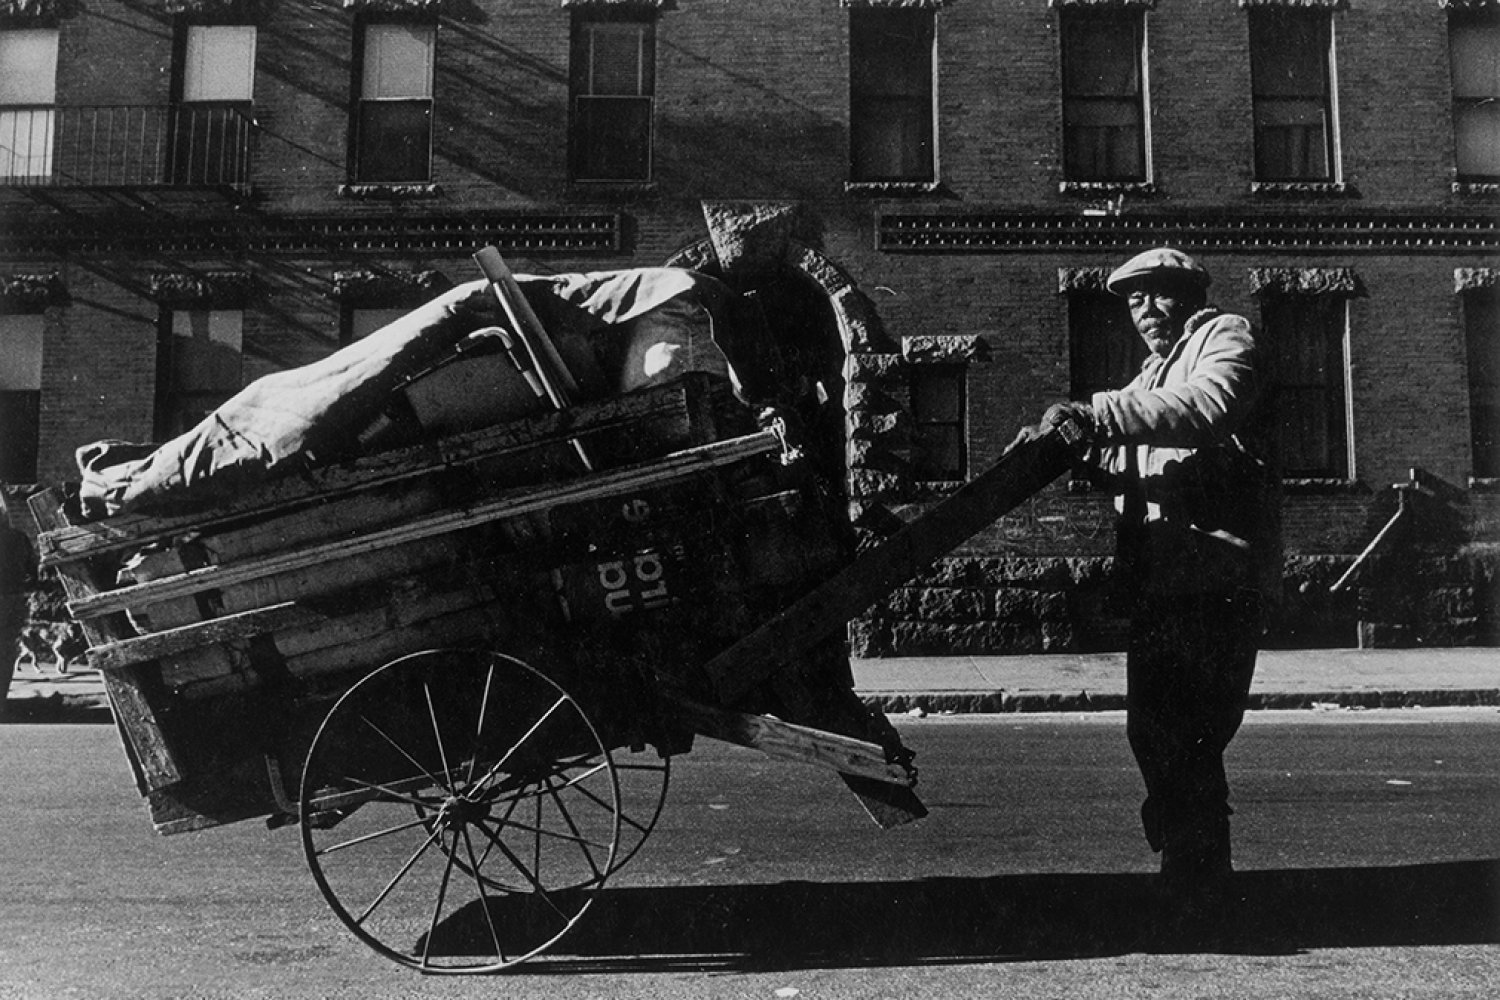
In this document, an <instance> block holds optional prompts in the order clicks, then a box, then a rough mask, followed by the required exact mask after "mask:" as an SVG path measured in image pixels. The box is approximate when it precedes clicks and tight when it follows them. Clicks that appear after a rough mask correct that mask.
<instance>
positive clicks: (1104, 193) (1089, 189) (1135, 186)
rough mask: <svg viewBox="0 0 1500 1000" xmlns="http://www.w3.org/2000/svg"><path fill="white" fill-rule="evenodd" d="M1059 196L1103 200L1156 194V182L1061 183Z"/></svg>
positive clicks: (1058, 186) (1058, 190)
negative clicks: (1113, 196) (1065, 195)
mask: <svg viewBox="0 0 1500 1000" xmlns="http://www.w3.org/2000/svg"><path fill="white" fill-rule="evenodd" d="M1057 193H1058V194H1071V195H1077V196H1079V197H1082V198H1103V197H1108V196H1109V195H1117V194H1144V195H1152V194H1156V182H1155V181H1059V182H1058V185H1057Z"/></svg>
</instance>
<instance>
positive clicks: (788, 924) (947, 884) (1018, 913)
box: [434, 860, 1500, 974]
mask: <svg viewBox="0 0 1500 1000" xmlns="http://www.w3.org/2000/svg"><path fill="white" fill-rule="evenodd" d="M1231 888H1232V898H1233V900H1234V901H1233V902H1232V904H1231V905H1229V906H1226V907H1223V908H1222V909H1219V910H1217V911H1214V912H1200V913H1195V914H1192V915H1189V916H1183V915H1182V914H1181V913H1180V911H1178V910H1176V909H1174V908H1171V907H1168V906H1166V905H1165V904H1164V901H1163V900H1162V899H1161V898H1160V897H1159V895H1158V893H1157V890H1156V889H1155V887H1154V880H1153V878H1152V877H1151V876H1149V875H1137V874H1129V875H1109V874H1101V875H1095V874H1082V875H1071V874H1069V875H1001V876H993V877H978V878H934V879H921V880H915V881H903V882H856V883H823V882H781V883H774V884H767V885H724V886H684V887H666V888H622V889H608V890H606V891H604V892H603V893H601V894H600V896H599V897H598V898H597V900H596V901H595V903H594V905H593V907H592V909H591V910H590V911H589V912H588V913H587V914H586V915H585V917H584V919H583V920H582V921H581V922H580V923H579V924H578V925H577V926H576V927H575V928H574V929H573V930H572V931H571V932H570V933H569V934H568V935H566V936H565V937H564V938H563V939H562V940H561V941H559V942H558V943H557V945H556V946H555V947H554V948H553V950H552V952H551V953H550V955H549V956H548V957H545V958H542V959H538V960H534V961H533V962H531V963H527V964H526V965H524V966H522V969H523V970H524V971H525V972H528V973H534V974H536V973H547V972H568V973H574V974H576V973H580V972H584V973H587V972H621V971H641V972H657V971H664V970H672V969H697V970H719V971H738V972H746V971H778V970H787V969H805V968H846V967H878V966H894V965H925V964H964V963H971V962H997V961H1001V962H1004V961H1037V960H1056V959H1082V958H1100V957H1107V956H1113V955H1121V954H1127V953H1131V952H1164V953H1185V952H1217V953H1228V954H1250V955H1287V954H1295V953H1297V952H1301V951H1306V950H1309V949H1318V948H1366V947H1417V946H1435V945H1458V944H1496V943H1500V860H1496V861H1467V862H1452V863H1443V864H1428V865H1413V866H1404V867H1392V868H1329V869H1293V870H1272V871H1249V872H1239V873H1236V875H1235V876H1234V879H1233V882H1232V886H1231ZM500 910H501V906H500V904H498V903H492V910H491V916H492V919H496V918H503V916H504V915H503V913H501V912H499V911H500ZM501 922H503V920H501ZM487 935H488V931H487V930H486V922H485V919H484V913H483V911H482V910H480V909H479V908H478V906H477V904H475V905H471V906H469V907H467V908H465V909H463V910H460V911H458V912H457V913H455V914H454V915H453V916H452V917H451V918H450V919H449V920H446V921H444V923H443V925H441V926H440V927H439V928H438V930H437V935H436V937H435V938H434V943H435V945H436V947H438V948H443V947H444V946H445V945H457V944H459V943H460V942H465V943H467V942H477V941H484V940H488V937H487Z"/></svg>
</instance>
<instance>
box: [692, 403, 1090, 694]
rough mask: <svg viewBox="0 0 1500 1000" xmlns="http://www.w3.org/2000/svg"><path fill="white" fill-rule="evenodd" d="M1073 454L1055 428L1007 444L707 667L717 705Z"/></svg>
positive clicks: (1058, 470)
mask: <svg viewBox="0 0 1500 1000" xmlns="http://www.w3.org/2000/svg"><path fill="white" fill-rule="evenodd" d="M1076 460H1077V454H1076V453H1075V452H1074V451H1073V449H1072V448H1071V447H1070V446H1069V445H1068V444H1067V442H1066V441H1065V440H1064V438H1063V437H1062V435H1061V434H1060V433H1059V432H1057V431H1048V432H1047V433H1045V434H1043V435H1042V436H1041V437H1039V438H1037V439H1036V440H1033V441H1030V442H1027V443H1025V444H1023V445H1020V446H1019V447H1016V448H1014V449H1012V450H1011V451H1010V452H1008V453H1007V454H1006V455H1004V456H1003V457H1002V458H1001V459H1000V461H998V462H996V463H995V464H994V465H993V466H991V467H990V468H989V469H987V470H986V471H985V472H983V473H981V474H980V475H979V476H977V477H976V478H975V479H973V480H972V481H970V482H969V483H968V484H967V485H965V486H963V487H962V488H960V489H959V490H958V491H957V492H956V493H954V494H953V495H952V496H951V497H949V498H948V499H947V500H945V501H943V502H942V503H940V504H938V505H937V506H936V507H934V508H932V509H931V510H929V511H927V512H926V513H925V514H923V515H922V516H921V517H919V518H918V519H917V520H915V521H913V522H911V523H910V524H907V525H905V526H904V527H903V528H901V530H899V531H897V532H896V533H895V534H894V535H892V536H891V537H890V538H889V539H887V540H886V541H884V542H882V543H881V544H879V545H877V546H876V547H874V548H873V549H870V550H869V551H867V552H865V553H863V554H862V555H860V556H859V557H858V558H856V559H854V560H853V561H852V562H850V563H849V565H848V566H846V567H844V568H843V569H842V570H840V571H839V572H838V573H836V574H834V575H833V576H832V577H830V578H829V579H828V580H826V581H824V582H823V583H822V584H820V585H819V586H818V587H816V588H814V589H813V590H812V591H811V592H810V593H808V594H807V595H805V596H804V597H802V598H800V599H798V600H796V601H794V602H793V603H792V604H791V605H789V606H788V607H786V608H784V609H783V610H782V611H780V612H778V613H777V614H775V615H773V616H772V617H771V618H770V619H769V620H767V621H766V622H764V623H763V624H762V625H760V627H758V628H756V629H755V630H754V631H752V632H751V633H750V634H748V635H746V636H745V637H743V638H742V639H740V640H739V641H738V642H736V643H735V644H734V645H732V646H730V647H729V648H728V649H726V650H725V651H724V652H722V653H720V654H719V655H718V656H715V657H714V658H713V659H712V660H710V661H709V662H708V663H707V664H705V666H704V670H705V672H706V673H707V674H708V676H709V678H710V680H711V681H712V682H713V684H714V689H715V692H716V694H717V696H718V700H719V702H720V703H721V704H725V705H732V704H734V702H735V701H736V700H738V699H739V698H740V697H741V696H743V695H744V694H745V693H746V692H748V691H749V690H750V689H751V688H753V687H754V686H755V685H757V684H759V683H761V682H762V681H764V680H765V679H766V678H768V677H770V676H771V675H772V674H774V673H775V672H776V671H777V670H778V669H780V668H781V665H782V664H784V663H787V662H788V661H790V660H794V659H796V658H797V657H798V656H800V655H802V654H803V653H804V652H805V651H807V650H808V649H810V648H812V646H813V645H814V644H815V643H817V642H818V641H819V640H821V639H823V638H825V637H826V636H828V635H830V634H831V633H833V632H834V631H836V630H838V629H841V628H843V627H844V626H845V624H846V623H847V622H848V621H849V620H850V619H851V618H854V617H855V616H857V615H859V614H860V613H861V612H862V611H864V610H865V609H866V608H868V607H869V606H870V605H871V604H873V603H875V602H876V601H877V600H879V599H881V598H882V597H884V596H885V595H886V594H888V593H890V591H891V590H892V589H894V588H895V587H897V586H899V585H901V584H902V583H905V582H906V581H907V580H909V579H911V578H912V577H913V576H915V575H916V574H918V573H920V572H921V571H922V570H923V569H924V568H925V567H926V566H928V565H930V564H931V563H932V561H933V560H935V559H937V558H939V557H940V556H942V555H944V554H945V553H947V552H949V551H950V550H952V549H953V548H954V547H955V546H957V545H959V544H960V543H961V542H963V541H965V540H966V539H968V538H969V537H970V536H971V535H973V534H974V533H976V532H978V531H979V530H980V529H982V528H983V527H984V526H985V525H987V524H990V523H991V522H993V521H994V520H995V519H996V518H998V517H1001V516H1003V515H1004V514H1006V513H1007V512H1008V511H1010V510H1012V509H1014V508H1015V507H1017V506H1019V505H1020V504H1021V503H1023V502H1024V501H1025V500H1027V499H1028V498H1030V497H1031V496H1033V495H1034V494H1035V493H1037V492H1038V491H1039V490H1041V489H1042V488H1043V487H1045V486H1046V485H1047V484H1048V483H1050V482H1052V480H1054V479H1056V478H1057V477H1058V476H1060V475H1061V474H1062V473H1063V472H1065V471H1067V470H1068V468H1069V467H1070V466H1071V465H1072V463H1073V462H1074V461H1076Z"/></svg>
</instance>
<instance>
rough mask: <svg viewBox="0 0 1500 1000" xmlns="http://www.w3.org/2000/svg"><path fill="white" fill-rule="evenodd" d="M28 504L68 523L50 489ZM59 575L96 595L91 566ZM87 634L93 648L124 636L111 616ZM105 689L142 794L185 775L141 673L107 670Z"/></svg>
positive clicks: (49, 522)
mask: <svg viewBox="0 0 1500 1000" xmlns="http://www.w3.org/2000/svg"><path fill="white" fill-rule="evenodd" d="M28 505H29V506H30V507H31V512H32V515H33V516H34V517H36V520H37V524H38V525H40V526H41V527H43V528H54V529H55V528H57V527H58V526H60V525H65V524H66V523H67V522H66V519H65V518H64V516H63V513H62V504H61V501H60V499H59V498H58V496H57V494H56V493H55V492H54V491H52V490H44V491H43V492H41V493H38V494H36V495H34V496H32V497H30V498H28ZM57 575H58V578H59V579H60V580H61V581H62V585H63V592H64V593H65V594H66V595H67V597H68V599H69V600H70V601H72V600H87V599H88V598H89V597H91V596H93V595H95V594H97V593H98V592H99V591H98V587H97V585H96V581H95V580H94V579H93V577H92V571H91V570H90V569H89V567H88V566H87V565H77V566H59V567H58V572H57ZM81 624H82V626H83V633H84V638H85V639H87V640H88V644H89V646H90V648H91V649H92V648H93V647H95V646H99V645H102V644H104V643H107V642H110V641H113V640H117V639H120V638H122V634H121V632H122V630H121V629H120V628H118V627H117V626H116V624H115V623H113V622H110V621H107V620H98V621H92V622H83V623H81ZM104 690H105V691H106V692H107V693H108V695H109V703H110V708H111V709H112V710H113V711H114V715H115V726H116V728H117V729H118V731H119V733H120V739H121V740H122V741H123V742H124V743H125V744H126V756H127V757H128V758H129V759H130V762H131V766H132V770H133V771H134V773H135V779H136V784H137V786H138V787H139V788H140V790H141V792H142V793H145V792H148V791H150V790H152V789H156V788H163V787H166V786H168V785H172V784H175V783H176V782H178V781H181V780H182V770H181V769H180V768H179V767H178V765H177V760H176V758H175V756H174V755H173V752H172V747H171V745H170V743H169V742H168V740H167V738H166V735H165V734H164V733H163V732H162V728H161V723H160V722H158V721H157V718H156V710H155V708H154V707H153V706H152V704H151V699H150V696H149V694H148V692H147V690H146V687H145V685H144V683H143V678H142V677H141V676H140V675H139V674H137V673H135V672H132V671H121V672H119V673H114V674H105V675H104Z"/></svg>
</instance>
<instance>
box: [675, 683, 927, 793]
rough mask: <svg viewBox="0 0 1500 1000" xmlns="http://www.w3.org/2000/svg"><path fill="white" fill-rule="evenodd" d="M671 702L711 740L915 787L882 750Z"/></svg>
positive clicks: (836, 736)
mask: <svg viewBox="0 0 1500 1000" xmlns="http://www.w3.org/2000/svg"><path fill="white" fill-rule="evenodd" d="M667 700H668V702H669V704H670V705H671V708H672V709H673V710H674V711H675V712H676V713H677V715H678V717H679V718H680V719H681V720H682V721H683V722H684V723H686V724H687V725H689V726H691V727H692V728H693V731H694V732H697V733H700V734H702V735H704V736H708V737H710V738H712V739H716V740H721V741H723V742H725V743H733V744H735V745H737V746H742V747H750V748H752V749H754V750H759V751H760V752H761V753H763V754H765V755H766V756H768V757H774V758H776V759H777V760H786V761H792V762H794V763H798V764H810V765H812V766H813V767H821V768H825V769H827V770H831V771H838V772H839V773H840V774H851V775H855V776H857V777H861V778H870V779H872V780H875V781H881V782H885V783H887V784H892V785H901V786H903V787H910V786H911V783H912V779H911V776H910V775H909V774H908V773H907V771H906V769H905V768H904V767H902V766H901V765H899V764H890V763H887V762H886V759H885V751H884V750H882V749H881V748H880V746H879V745H878V744H875V743H867V742H865V741H864V740H857V739H855V738H854V737H852V736H840V735H839V734H837V733H829V732H824V731H823V730H821V729H813V728H811V727H809V726H799V725H795V724H794V723H791V722H783V721H782V720H780V719H773V718H771V717H770V716H766V715H751V714H749V713H747V712H727V711H724V710H723V709H719V708H713V707H710V706H708V705H702V704H699V703H697V702H693V701H688V700H687V699H684V698H668V699H667Z"/></svg>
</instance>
